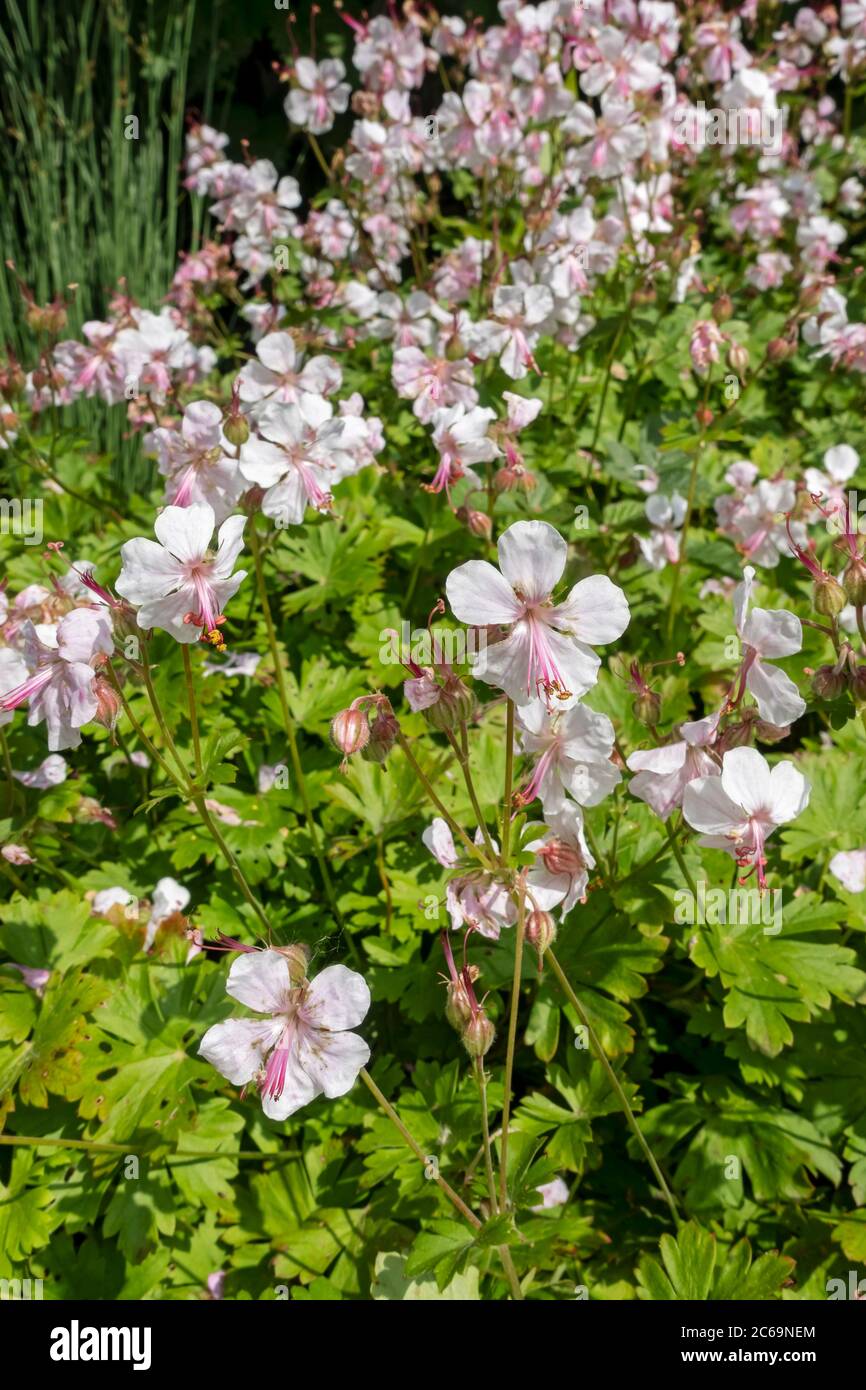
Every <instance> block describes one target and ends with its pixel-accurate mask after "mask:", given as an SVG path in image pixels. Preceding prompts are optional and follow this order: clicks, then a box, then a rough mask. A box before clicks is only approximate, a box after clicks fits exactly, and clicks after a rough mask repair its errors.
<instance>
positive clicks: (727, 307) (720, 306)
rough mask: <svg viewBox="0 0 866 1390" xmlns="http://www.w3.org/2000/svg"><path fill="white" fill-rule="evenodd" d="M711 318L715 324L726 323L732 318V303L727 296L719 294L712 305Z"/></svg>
mask: <svg viewBox="0 0 866 1390" xmlns="http://www.w3.org/2000/svg"><path fill="white" fill-rule="evenodd" d="M712 312H713V318H714V319H715V321H716V323H727V321H728V319H732V318H733V317H734V302H733V300H732V299H731V296H730V295H729V294H720V295H719V297H718V299H717V300H716V302H715V304H714V305H713V310H712Z"/></svg>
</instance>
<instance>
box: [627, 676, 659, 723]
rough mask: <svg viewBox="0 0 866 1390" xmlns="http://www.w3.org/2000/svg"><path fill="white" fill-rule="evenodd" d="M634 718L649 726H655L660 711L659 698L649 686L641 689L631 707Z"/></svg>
mask: <svg viewBox="0 0 866 1390" xmlns="http://www.w3.org/2000/svg"><path fill="white" fill-rule="evenodd" d="M631 710H632V714H633V715H634V717H635V719H639V720H640V722H641V724H646V725H647V726H648V727H649V728H651V729H653V728H655V726H656V724H658V722H659V718H660V716H661V712H662V702H661V698H660V697H659V696H658V695H657V694H656V692H655V691H654V690H650V688H649V686H647V688H646V689H645V690H642V691H641V693H640V694H639V695H638V697H637V699H636V700H635V701H634V703H633V704H632V707H631Z"/></svg>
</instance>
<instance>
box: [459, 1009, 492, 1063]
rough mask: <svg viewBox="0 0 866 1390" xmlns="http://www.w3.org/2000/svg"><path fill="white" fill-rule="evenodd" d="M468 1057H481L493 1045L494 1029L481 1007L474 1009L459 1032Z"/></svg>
mask: <svg viewBox="0 0 866 1390" xmlns="http://www.w3.org/2000/svg"><path fill="white" fill-rule="evenodd" d="M461 1037H462V1040H463V1046H464V1047H465V1048H466V1051H467V1052H468V1053H469V1056H470V1057H483V1056H484V1055H485V1053H487V1052H489V1051H490V1049H491V1047H492V1046H493V1039H494V1038H495V1037H496V1029H495V1028H494V1027H493V1024H492V1023H491V1022H490V1019H489V1018H488V1017H487V1015H486V1013H485V1012H484V1010H483V1009H476V1011H475V1013H473V1015H472V1017H471V1018H470V1020H469V1022H468V1023H467V1024H466V1027H465V1028H464V1029H463V1032H462V1034H461Z"/></svg>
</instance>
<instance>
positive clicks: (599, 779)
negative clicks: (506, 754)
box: [516, 700, 622, 815]
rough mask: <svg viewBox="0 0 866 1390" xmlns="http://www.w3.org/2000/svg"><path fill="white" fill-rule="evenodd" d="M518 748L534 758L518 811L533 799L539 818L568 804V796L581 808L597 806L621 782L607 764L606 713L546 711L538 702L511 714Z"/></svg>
mask: <svg viewBox="0 0 866 1390" xmlns="http://www.w3.org/2000/svg"><path fill="white" fill-rule="evenodd" d="M516 722H517V727H518V729H519V731H520V747H521V751H522V752H523V753H528V754H531V755H532V756H533V757H535V758H536V759H537V761H536V763H535V766H534V768H533V771H532V776H531V777H530V780H529V782H528V783H527V785H526V786H525V787H523V788H521V790H520V791H519V792H518V793H517V798H516V799H517V801H518V802H519V804H520V805H521V806H528V805H529V803H530V802H532V801H534V800H535V798H536V797H538V798H539V799H540V800H541V804H542V807H543V809H544V813H545V815H550V814H552V813H554V812H556V811H559V810H561V809H562V808H563V806H566V805H567V804H568V799H567V796H566V793H570V794H571V796H573V797H574V799H575V801H577V802H578V803H579V804H580V805H581V806H597V805H598V803H599V802H600V801H603V800H604V798H605V797H606V796H608V795H609V794H610V793H611V792H612V791H613V789H614V787H616V786H617V785H618V783H619V782H620V780H621V775H622V774H621V773H620V771H619V768H618V767H616V766H615V765H614V764H613V763H612V762H611V754H612V753H613V745H614V739H615V735H614V728H613V725H612V724H611V722H610V720H609V719H608V717H607V715H606V714H598V713H597V712H596V711H595V710H592V709H588V708H587V706H586V705H580V704H576V705H573V706H572V708H571V709H568V710H562V711H559V710H554V711H552V712H551V711H550V710H549V709H548V708H547V706H546V705H545V703H544V701H543V700H534V701H533V702H532V704H530V705H524V706H523V708H522V709H520V710H519V711H518V713H517V721H516Z"/></svg>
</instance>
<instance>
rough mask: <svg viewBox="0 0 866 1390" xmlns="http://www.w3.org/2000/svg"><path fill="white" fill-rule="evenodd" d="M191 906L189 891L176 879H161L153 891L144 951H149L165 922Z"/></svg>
mask: <svg viewBox="0 0 866 1390" xmlns="http://www.w3.org/2000/svg"><path fill="white" fill-rule="evenodd" d="M188 905H189V889H188V888H184V886H183V884H182V883H178V881H177V879H176V878H161V879H160V880H159V882H158V883H157V885H156V887H155V888H154V890H153V897H152V899H151V906H150V916H149V918H148V920H147V929H146V930H145V933H144V949H145V951H149V950H150V948H151V946H152V945H153V943H154V940H155V939H156V933H157V931H158V930H159V928H160V926H161V925H162V923H163V922H165V921H166V920H167V919H168V918H169V917H173V916H174V914H175V913H176V912H183V910H184V908H185V907H187V906H188Z"/></svg>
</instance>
